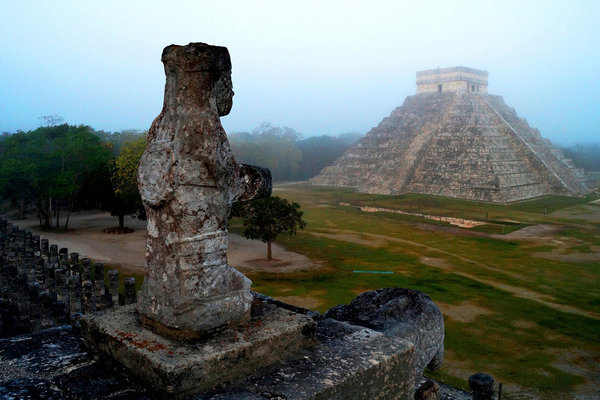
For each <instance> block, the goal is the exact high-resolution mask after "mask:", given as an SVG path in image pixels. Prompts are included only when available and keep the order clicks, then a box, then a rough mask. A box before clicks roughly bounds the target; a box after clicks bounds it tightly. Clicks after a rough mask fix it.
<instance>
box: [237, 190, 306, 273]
mask: <svg viewBox="0 0 600 400" xmlns="http://www.w3.org/2000/svg"><path fill="white" fill-rule="evenodd" d="M238 207H239V213H240V215H241V217H242V220H243V223H244V228H245V230H244V236H245V237H246V238H248V239H257V240H261V241H263V242H265V243H267V260H268V261H270V260H271V259H272V255H271V243H272V242H273V241H274V240H275V239H276V238H277V236H279V235H281V234H288V235H290V236H291V235H295V234H296V231H297V230H298V229H304V227H305V226H306V222H305V221H304V220H303V219H302V215H303V214H304V213H303V212H302V211H301V210H300V205H299V204H298V203H296V202H292V203H290V202H289V201H287V200H286V199H283V198H281V197H278V196H271V197H267V198H265V199H258V200H252V201H248V202H245V203H238Z"/></svg>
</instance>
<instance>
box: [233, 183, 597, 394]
mask: <svg viewBox="0 0 600 400" xmlns="http://www.w3.org/2000/svg"><path fill="white" fill-rule="evenodd" d="M274 194H276V195H279V196H282V197H285V198H288V199H289V200H293V201H296V202H298V203H300V205H301V206H302V209H303V210H304V212H305V214H304V216H305V219H306V221H307V223H308V226H307V228H306V229H305V230H304V231H301V232H299V233H298V235H297V236H294V237H282V238H281V239H278V240H277V242H278V243H280V244H282V245H284V246H285V247H286V248H288V249H289V250H293V251H297V252H299V253H302V254H305V255H307V256H308V257H310V258H311V259H313V260H314V261H316V262H318V263H319V265H320V267H319V268H315V269H312V270H307V271H301V272H293V273H269V272H250V273H248V276H249V277H250V278H251V279H252V280H253V282H254V283H253V289H254V290H256V291H259V292H263V293H265V294H267V295H270V296H273V297H275V298H281V299H283V300H284V301H290V300H289V299H295V300H296V302H297V303H298V305H305V304H316V305H317V306H316V307H315V308H316V309H317V310H318V311H325V310H327V309H329V308H330V307H332V306H334V305H336V304H340V303H348V302H350V301H351V300H352V299H353V298H354V297H356V295H357V294H359V293H361V292H363V291H366V290H372V289H376V288H382V287H390V286H400V287H406V288H413V289H417V290H421V291H423V292H425V293H427V294H428V295H430V296H431V298H432V299H433V300H434V301H435V302H436V304H438V305H439V306H440V308H441V309H442V312H443V313H444V316H445V328H446V340H445V345H446V361H445V363H444V366H443V367H442V369H441V370H439V371H436V372H432V373H430V375H431V376H433V377H436V378H440V379H442V380H444V381H446V382H448V383H450V384H453V385H456V386H460V387H463V388H466V378H467V377H468V376H469V375H471V374H473V373H475V372H478V371H484V372H487V373H489V374H491V375H493V376H494V377H495V379H496V381H497V382H503V383H504V388H505V389H504V394H505V395H506V397H504V398H507V399H510V398H523V396H524V395H525V396H527V395H533V396H538V397H540V398H544V399H546V398H548V399H553V398H570V396H571V394H572V393H575V392H577V393H587V391H589V390H590V388H595V387H596V386H597V385H598V383H599V382H598V381H597V379H598V376H599V374H600V367H599V365H600V274H599V271H598V270H599V267H600V204H591V203H590V201H592V200H595V199H596V198H597V196H595V195H590V196H588V197H587V198H567V197H547V198H542V199H537V200H533V201H528V202H522V203H518V204H512V205H508V206H500V205H493V204H486V203H477V202H468V201H461V200H456V199H447V198H440V197H433V196H424V195H414V194H407V195H403V196H383V195H368V194H361V193H354V192H353V191H351V190H346V189H340V188H330V187H313V186H308V185H285V186H280V187H276V188H275V191H274ZM340 203H349V204H351V205H355V206H356V205H363V206H364V205H368V206H374V207H381V208H389V209H395V210H403V211H408V212H418V213H422V214H429V215H443V216H452V217H459V218H465V219H473V220H478V221H483V222H486V221H487V223H486V224H485V225H481V226H479V227H477V228H473V229H467V228H456V227H452V226H450V225H449V224H447V223H442V224H440V223H439V222H438V221H432V220H428V219H425V218H422V217H416V216H413V215H399V214H392V213H389V212H381V213H366V212H361V211H360V210H359V209H358V208H356V207H351V206H344V205H340ZM523 228H526V229H523ZM241 230H242V229H241V227H240V223H239V221H237V220H233V221H232V224H231V231H233V232H238V233H240V232H241ZM511 232H512V233H511ZM357 269H360V270H377V271H391V272H393V274H356V273H353V270H357ZM299 299H300V300H299ZM290 302H294V301H290ZM595 390H597V389H595Z"/></svg>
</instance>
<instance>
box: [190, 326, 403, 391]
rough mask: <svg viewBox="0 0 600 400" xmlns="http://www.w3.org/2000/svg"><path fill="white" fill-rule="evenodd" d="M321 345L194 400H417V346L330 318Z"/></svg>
mask: <svg viewBox="0 0 600 400" xmlns="http://www.w3.org/2000/svg"><path fill="white" fill-rule="evenodd" d="M317 340H318V341H319V346H317V347H315V348H313V349H310V350H307V351H305V352H304V354H303V356H302V357H298V358H293V359H289V360H286V361H285V362H283V363H281V364H278V365H277V367H276V369H274V370H271V369H270V370H268V371H265V372H264V373H263V374H262V375H259V376H253V377H250V378H246V379H242V380H238V381H237V382H234V383H233V384H231V385H229V386H226V387H222V388H219V389H218V390H217V391H215V392H213V393H209V394H205V395H203V396H200V397H195V398H194V400H224V399H227V400H266V399H287V400H317V399H328V400H348V399H369V400H413V393H414V387H415V377H414V368H415V347H414V346H413V344H412V343H410V342H408V341H406V340H403V339H400V338H397V337H390V336H385V335H384V334H383V333H381V332H377V331H375V330H372V329H369V328H364V327H359V326H356V325H350V324H348V323H346V322H341V321H336V320H334V319H330V318H326V319H323V320H321V321H319V323H318V328H317Z"/></svg>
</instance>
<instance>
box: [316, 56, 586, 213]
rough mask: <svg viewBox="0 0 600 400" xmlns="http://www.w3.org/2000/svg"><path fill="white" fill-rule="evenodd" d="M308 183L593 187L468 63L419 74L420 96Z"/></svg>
mask: <svg viewBox="0 0 600 400" xmlns="http://www.w3.org/2000/svg"><path fill="white" fill-rule="evenodd" d="M310 182H311V183H312V184H315V185H331V186H342V187H351V188H355V189H356V190H357V191H359V192H365V193H380V194H402V193H409V192H410V193H423V194H431V195H438V196H446V197H455V198H461V199H468V200H477V201H486V202H493V203H511V202H515V201H520V200H526V199H531V198H536V197H540V196H545V195H566V196H582V195H585V194H586V193H589V192H590V191H591V184H590V183H589V180H588V179H587V177H586V175H585V173H584V171H583V170H581V169H579V168H576V167H575V166H574V165H573V163H572V161H571V160H569V159H566V158H565V157H564V155H563V154H562V152H561V151H560V150H558V149H556V148H554V147H553V145H552V143H551V142H550V141H549V140H548V139H545V138H543V137H542V136H541V135H540V133H539V131H538V130H537V129H535V128H532V127H530V126H529V124H528V123H527V121H526V120H524V119H522V118H519V116H518V115H517V114H516V112H515V110H514V109H512V108H510V107H508V106H507V105H506V104H505V103H504V100H503V99H502V97H500V96H495V95H490V94H487V71H479V70H474V69H471V68H465V67H453V68H446V69H437V70H430V71H420V72H418V73H417V94H416V95H414V96H408V97H407V98H406V100H405V101H404V104H403V105H402V106H400V107H398V108H396V109H395V110H394V111H393V112H392V113H391V115H390V116H389V117H387V118H384V119H383V121H381V123H380V124H379V125H378V126H377V127H375V128H373V129H371V130H370V131H369V132H368V133H367V135H366V136H365V137H364V138H362V139H361V140H360V141H359V142H358V143H357V144H356V145H355V146H353V147H352V148H350V149H349V150H347V151H346V152H345V153H344V154H343V155H342V156H341V157H340V158H339V159H337V160H336V161H335V162H334V164H333V165H332V166H329V167H326V168H324V169H323V170H322V171H321V173H320V174H319V175H317V176H316V177H314V178H313V179H311V181H310Z"/></svg>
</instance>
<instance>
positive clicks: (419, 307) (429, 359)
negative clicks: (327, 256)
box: [324, 288, 444, 382]
mask: <svg viewBox="0 0 600 400" xmlns="http://www.w3.org/2000/svg"><path fill="white" fill-rule="evenodd" d="M324 317H325V318H333V319H336V320H338V321H345V322H348V323H351V324H353V325H358V326H364V327H367V328H371V329H374V330H376V331H378V332H382V333H384V334H385V335H386V336H392V337H400V338H402V339H404V340H408V341H409V342H411V343H413V344H414V345H415V365H414V367H415V381H416V382H418V381H419V379H420V377H421V376H422V375H423V371H424V370H425V367H428V368H429V369H433V370H435V369H438V368H440V367H441V366H442V362H443V361H444V316H443V315H442V312H441V311H440V309H439V308H438V307H437V306H436V305H435V304H434V302H433V301H432V300H431V298H430V297H429V296H427V295H426V294H425V293H422V292H419V291H417V290H412V289H403V288H386V289H379V290H373V291H370V292H365V293H362V294H360V295H359V296H358V297H357V298H355V299H354V300H353V301H352V302H351V303H350V304H349V305H340V306H336V307H333V308H331V309H330V310H329V311H327V312H326V313H325V314H324Z"/></svg>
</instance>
